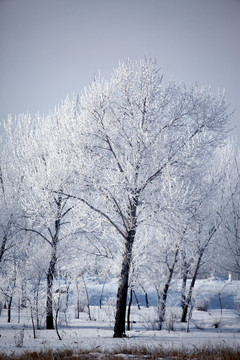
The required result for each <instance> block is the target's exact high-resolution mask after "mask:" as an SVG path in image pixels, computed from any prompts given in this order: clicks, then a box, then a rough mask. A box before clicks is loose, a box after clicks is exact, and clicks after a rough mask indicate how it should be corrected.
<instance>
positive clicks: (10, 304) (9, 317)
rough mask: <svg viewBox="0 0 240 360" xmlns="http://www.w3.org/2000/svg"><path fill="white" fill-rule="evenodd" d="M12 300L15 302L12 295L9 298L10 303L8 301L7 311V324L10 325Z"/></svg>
mask: <svg viewBox="0 0 240 360" xmlns="http://www.w3.org/2000/svg"><path fill="white" fill-rule="evenodd" d="M12 300H13V297H12V295H11V296H9V301H8V305H7V309H8V320H7V322H8V323H10V322H11V310H12Z"/></svg>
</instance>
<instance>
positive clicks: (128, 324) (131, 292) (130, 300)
mask: <svg viewBox="0 0 240 360" xmlns="http://www.w3.org/2000/svg"><path fill="white" fill-rule="evenodd" d="M132 298H133V291H132V289H131V290H130V296H129V303H128V312H127V330H131V326H130V314H131V305H132Z"/></svg>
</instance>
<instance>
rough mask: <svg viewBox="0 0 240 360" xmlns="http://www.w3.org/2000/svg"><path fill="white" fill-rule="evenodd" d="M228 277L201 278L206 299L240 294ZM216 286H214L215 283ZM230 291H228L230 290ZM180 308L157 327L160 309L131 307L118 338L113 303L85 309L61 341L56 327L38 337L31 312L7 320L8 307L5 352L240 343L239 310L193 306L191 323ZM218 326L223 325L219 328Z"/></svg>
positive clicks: (2, 325)
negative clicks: (220, 294) (170, 328)
mask: <svg viewBox="0 0 240 360" xmlns="http://www.w3.org/2000/svg"><path fill="white" fill-rule="evenodd" d="M225 284H226V282H224V281H220V280H219V281H211V282H209V281H208V282H206V281H204V280H202V281H198V284H197V285H198V286H197V288H198V289H201V292H202V294H204V297H206V296H207V292H208V298H209V299H210V298H211V297H212V295H213V294H216V293H218V291H219V289H223V288H224V291H225V292H226V291H227V289H229V291H228V293H230V294H235V296H237V295H239V284H240V282H239V281H235V282H231V283H229V284H228V285H227V286H224V285H225ZM210 285H211V286H210ZM225 295H226V294H225ZM180 310H181V309H180V308H179V307H168V310H167V314H166V329H165V330H162V331H158V330H152V324H153V319H154V317H155V315H156V308H155V307H154V306H152V307H150V308H148V309H147V308H145V307H143V306H142V307H141V309H140V310H139V309H138V308H137V307H136V306H133V307H132V312H131V321H132V322H131V326H132V328H131V330H130V331H128V332H127V337H126V338H122V339H116V338H113V337H112V336H113V324H114V322H113V320H114V316H113V315H114V308H111V307H110V306H109V305H105V306H103V307H102V308H101V309H100V308H99V307H98V306H91V315H92V318H93V319H94V320H92V321H90V320H88V315H87V313H80V319H75V318H70V319H69V324H68V326H66V325H64V324H59V332H60V335H61V337H62V340H61V341H60V340H59V339H58V337H57V333H56V331H55V330H44V329H42V330H37V338H36V339H34V338H33V331H32V328H31V321H30V316H29V314H28V313H27V310H22V312H21V318H20V322H19V323H18V314H17V312H14V311H13V313H12V322H11V323H7V310H6V309H4V310H3V311H2V314H1V316H0V334H1V337H0V352H2V353H6V354H12V353H13V352H14V353H16V354H17V353H21V352H24V351H33V350H34V351H36V350H37V351H40V350H47V349H52V350H55V349H66V348H71V349H76V350H77V349H79V348H81V349H87V350H89V349H91V350H92V351H98V352H99V351H104V350H113V349H121V348H125V347H128V348H129V347H134V346H145V347H148V348H154V347H159V346H162V347H166V348H172V347H176V348H189V349H191V348H193V347H202V346H229V347H233V348H235V347H237V346H238V347H239V346H240V322H239V314H237V313H236V311H235V309H233V308H231V309H228V308H227V306H226V307H223V309H222V311H221V309H220V308H213V309H209V310H208V311H198V310H196V309H193V313H192V318H191V320H190V322H189V332H187V327H188V324H187V323H186V324H185V323H184V324H183V323H180V322H179V318H180ZM168 324H169V326H170V325H173V328H174V331H168V330H167V328H168ZM215 326H218V327H215Z"/></svg>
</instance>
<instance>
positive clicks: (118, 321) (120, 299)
mask: <svg viewBox="0 0 240 360" xmlns="http://www.w3.org/2000/svg"><path fill="white" fill-rule="evenodd" d="M133 240H134V236H133V238H132V239H131V235H130V236H129V237H128V239H127V240H126V243H125V253H124V257H123V262H122V270H121V276H120V283H119V286H118V292H117V306H116V317H115V326H114V335H113V336H114V337H119V338H120V337H123V336H125V317H126V305H127V292H128V278H129V270H130V264H131V258H132V242H133Z"/></svg>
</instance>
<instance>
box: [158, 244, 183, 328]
mask: <svg viewBox="0 0 240 360" xmlns="http://www.w3.org/2000/svg"><path fill="white" fill-rule="evenodd" d="M178 252H179V246H177V248H176V251H175V254H174V258H173V263H172V266H171V267H170V268H169V273H168V278H167V282H166V283H165V286H164V289H163V294H162V297H161V301H160V306H159V330H162V325H163V323H164V318H165V312H166V302H167V295H168V290H169V286H170V283H171V280H172V277H173V272H174V268H175V265H176V263H177V257H178Z"/></svg>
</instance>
